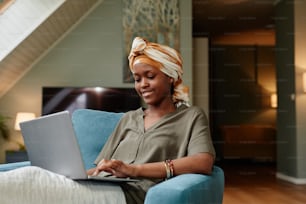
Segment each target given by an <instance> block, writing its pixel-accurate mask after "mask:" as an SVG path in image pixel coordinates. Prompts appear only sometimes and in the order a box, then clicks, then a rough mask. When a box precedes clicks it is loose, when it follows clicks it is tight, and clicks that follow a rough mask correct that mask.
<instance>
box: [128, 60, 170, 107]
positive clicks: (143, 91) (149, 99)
mask: <svg viewBox="0 0 306 204" xmlns="http://www.w3.org/2000/svg"><path fill="white" fill-rule="evenodd" d="M133 71H134V73H133V76H134V80H135V89H136V91H137V93H138V94H139V96H140V97H142V98H143V100H144V102H145V103H146V104H148V105H159V104H161V103H162V102H164V101H165V100H169V99H170V101H172V99H171V98H172V96H171V87H172V82H173V79H172V78H170V77H169V76H167V75H166V74H164V73H163V72H162V71H160V70H159V69H157V68H155V67H152V66H150V65H148V64H144V63H138V64H136V65H134V66H133Z"/></svg>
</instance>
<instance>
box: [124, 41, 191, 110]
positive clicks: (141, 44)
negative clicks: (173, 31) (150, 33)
mask: <svg viewBox="0 0 306 204" xmlns="http://www.w3.org/2000/svg"><path fill="white" fill-rule="evenodd" d="M128 59H129V66H130V69H131V71H132V72H133V66H134V65H135V64H138V63H145V64H148V65H151V66H153V67H155V68H158V69H160V70H161V71H162V72H163V73H165V74H166V75H167V76H169V77H171V78H173V79H174V83H173V86H174V87H173V88H174V93H173V96H172V100H173V102H174V103H175V104H178V103H179V102H180V103H184V104H186V105H188V102H189V96H188V87H187V86H185V85H183V81H182V75H183V68H182V58H181V56H180V54H179V53H178V52H177V51H176V50H175V49H173V48H171V47H168V46H165V45H161V44H157V43H152V42H148V41H147V40H146V39H143V38H140V37H136V38H135V39H134V40H133V43H132V48H131V51H130V54H129V57H128Z"/></svg>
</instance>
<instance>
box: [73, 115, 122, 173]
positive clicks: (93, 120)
mask: <svg viewBox="0 0 306 204" xmlns="http://www.w3.org/2000/svg"><path fill="white" fill-rule="evenodd" d="M122 115H123V113H113V112H106V111H99V110H91V109H78V110H76V111H74V112H73V114H72V124H73V127H74V130H75V134H76V137H77V140H78V143H79V145H80V150H81V154H82V157H83V161H84V165H85V168H86V169H90V168H93V167H95V165H94V161H95V159H96V158H97V156H98V154H99V153H100V151H101V149H102V147H103V146H104V144H105V142H106V141H107V139H108V137H109V136H110V134H111V133H112V132H113V130H114V128H115V127H116V125H117V123H118V121H119V120H120V118H121V117H122Z"/></svg>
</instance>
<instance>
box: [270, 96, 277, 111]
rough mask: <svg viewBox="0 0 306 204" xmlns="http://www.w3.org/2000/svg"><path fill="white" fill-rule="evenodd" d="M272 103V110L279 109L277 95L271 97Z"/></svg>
mask: <svg viewBox="0 0 306 204" xmlns="http://www.w3.org/2000/svg"><path fill="white" fill-rule="evenodd" d="M270 103H271V107H272V108H277V94H275V93H274V94H272V95H271V96H270Z"/></svg>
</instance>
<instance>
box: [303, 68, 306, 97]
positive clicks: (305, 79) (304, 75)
mask: <svg viewBox="0 0 306 204" xmlns="http://www.w3.org/2000/svg"><path fill="white" fill-rule="evenodd" d="M303 90H304V92H306V72H304V73H303Z"/></svg>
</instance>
